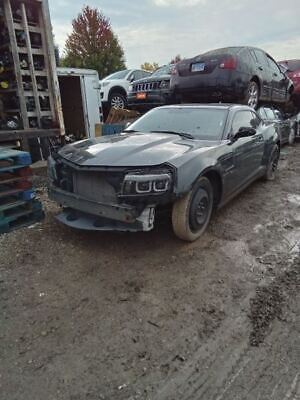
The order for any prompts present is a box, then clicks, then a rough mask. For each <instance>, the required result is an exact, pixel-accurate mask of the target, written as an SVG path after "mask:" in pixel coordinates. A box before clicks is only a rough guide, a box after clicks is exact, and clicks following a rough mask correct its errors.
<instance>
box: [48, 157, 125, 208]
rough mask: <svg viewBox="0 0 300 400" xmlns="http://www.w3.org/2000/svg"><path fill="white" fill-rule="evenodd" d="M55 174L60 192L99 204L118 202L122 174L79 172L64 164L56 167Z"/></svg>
mask: <svg viewBox="0 0 300 400" xmlns="http://www.w3.org/2000/svg"><path fill="white" fill-rule="evenodd" d="M56 173H57V180H56V181H55V185H56V186H57V187H59V188H60V189H62V190H65V191H67V192H70V193H74V194H77V195H79V196H81V197H83V198H86V199H88V200H93V201H97V202H100V203H117V202H118V200H117V194H118V193H119V192H120V190H121V184H122V182H123V178H124V174H123V173H120V172H111V171H110V172H109V173H107V172H102V171H99V172H98V171H86V170H84V171H79V170H77V169H74V168H72V167H70V166H68V165H65V164H64V163H58V164H57V165H56ZM108 174H109V177H108V176H107V175H108Z"/></svg>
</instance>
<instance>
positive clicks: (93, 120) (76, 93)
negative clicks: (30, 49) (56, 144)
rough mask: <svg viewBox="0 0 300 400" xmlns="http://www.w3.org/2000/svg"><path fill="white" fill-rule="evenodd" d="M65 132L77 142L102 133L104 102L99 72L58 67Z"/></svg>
mask: <svg viewBox="0 0 300 400" xmlns="http://www.w3.org/2000/svg"><path fill="white" fill-rule="evenodd" d="M57 76H58V82H59V89H60V97H61V103H62V113H63V118H64V125H65V131H66V134H67V135H73V136H74V137H75V138H76V140H80V139H84V138H87V137H90V138H94V137H95V136H98V135H99V134H100V123H101V100H100V87H99V76H98V72H97V71H95V70H92V69H81V68H57Z"/></svg>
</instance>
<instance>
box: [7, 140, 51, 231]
mask: <svg viewBox="0 0 300 400" xmlns="http://www.w3.org/2000/svg"><path fill="white" fill-rule="evenodd" d="M30 165H31V157H30V154H29V153H27V152H24V151H17V150H11V149H6V148H3V147H0V234H1V233H5V232H10V231H12V230H14V229H17V228H20V227H23V226H28V225H31V224H33V223H35V222H37V221H40V220H41V219H42V218H43V217H44V212H43V210H42V205H41V203H40V202H39V201H38V200H36V199H35V191H34V189H33V187H32V170H31V168H30Z"/></svg>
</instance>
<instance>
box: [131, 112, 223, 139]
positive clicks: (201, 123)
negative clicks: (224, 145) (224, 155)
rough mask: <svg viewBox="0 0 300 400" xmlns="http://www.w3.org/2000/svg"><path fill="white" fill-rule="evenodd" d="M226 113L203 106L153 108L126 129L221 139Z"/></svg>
mask: <svg viewBox="0 0 300 400" xmlns="http://www.w3.org/2000/svg"><path fill="white" fill-rule="evenodd" d="M227 113H228V111H227V110H226V109H218V108H205V107H203V108H197V107H168V108H155V109H153V110H151V111H149V112H148V113H146V114H145V115H144V116H143V117H141V118H139V119H138V120H137V121H136V122H134V123H133V124H131V125H130V128H128V131H138V132H162V131H166V133H171V132H178V133H188V134H190V135H192V136H193V137H194V138H195V139H200V140H221V139H222V134H223V130H224V126H225V123H226V117H227ZM125 132H126V130H125Z"/></svg>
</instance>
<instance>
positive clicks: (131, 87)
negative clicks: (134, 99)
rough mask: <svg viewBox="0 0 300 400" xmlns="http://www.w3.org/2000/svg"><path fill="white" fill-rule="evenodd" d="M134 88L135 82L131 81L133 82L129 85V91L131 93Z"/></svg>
mask: <svg viewBox="0 0 300 400" xmlns="http://www.w3.org/2000/svg"><path fill="white" fill-rule="evenodd" d="M132 90H133V84H132V83H131V84H130V85H129V88H128V92H129V93H130V92H132Z"/></svg>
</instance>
